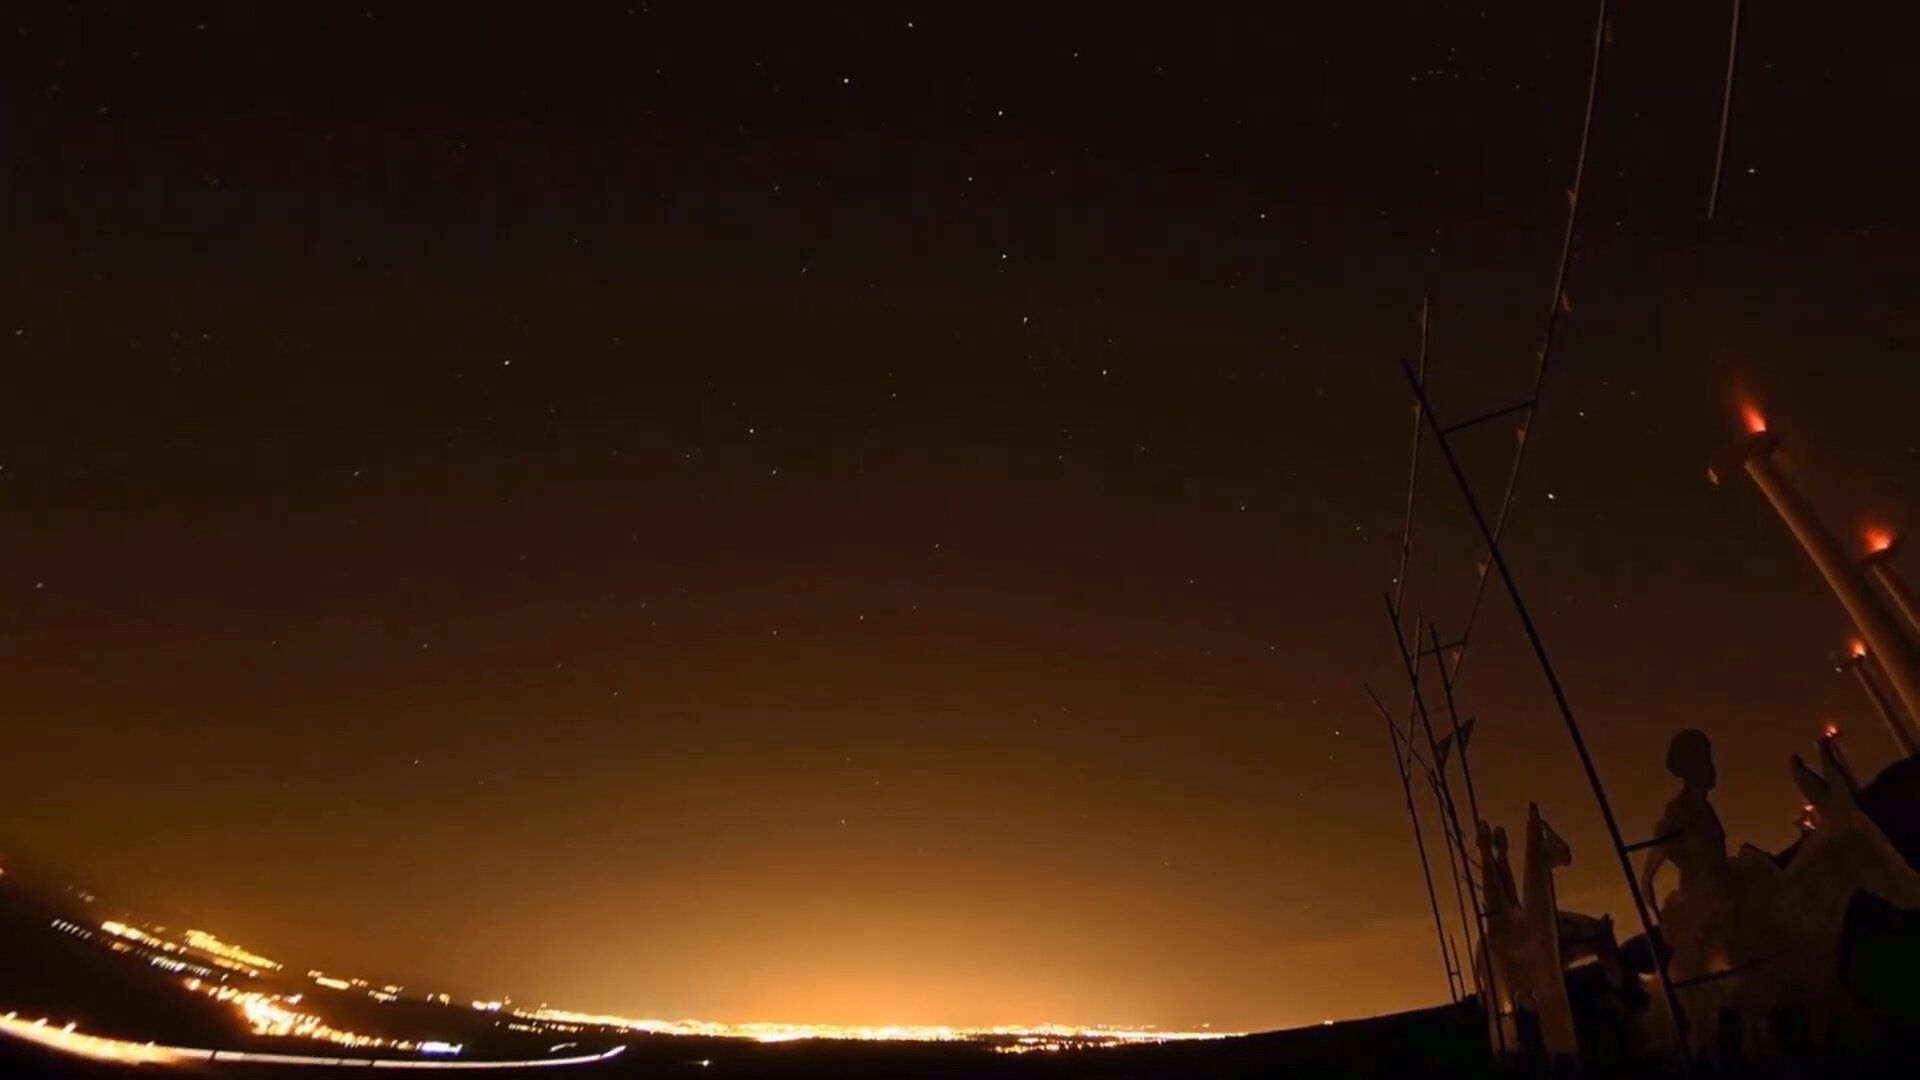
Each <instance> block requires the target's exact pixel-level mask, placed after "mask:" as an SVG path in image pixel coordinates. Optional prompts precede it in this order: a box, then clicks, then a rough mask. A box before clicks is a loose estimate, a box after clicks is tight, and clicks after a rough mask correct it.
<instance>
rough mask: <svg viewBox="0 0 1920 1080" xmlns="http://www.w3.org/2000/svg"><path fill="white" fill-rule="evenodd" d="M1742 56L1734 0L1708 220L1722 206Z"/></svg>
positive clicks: (1738, 21) (1738, 19) (1728, 35)
mask: <svg viewBox="0 0 1920 1080" xmlns="http://www.w3.org/2000/svg"><path fill="white" fill-rule="evenodd" d="M1739 58H1740V0H1733V18H1732V21H1731V23H1730V25H1729V26H1728V28H1727V80H1726V83H1725V84H1724V85H1723V86H1722V87H1721V90H1720V138H1719V139H1718V141H1716V142H1715V143H1714V147H1713V185H1712V186H1711V187H1709V188H1708V189H1707V220H1708V221H1712V220H1713V215H1714V212H1715V211H1717V210H1718V209H1719V208H1720V171H1721V168H1722V167H1723V166H1724V165H1725V164H1726V161H1727V124H1728V121H1730V120H1731V119H1732V118H1733V69H1734V64H1735V62H1736V61H1737V60H1739Z"/></svg>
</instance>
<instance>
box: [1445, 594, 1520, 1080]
mask: <svg viewBox="0 0 1920 1080" xmlns="http://www.w3.org/2000/svg"><path fill="white" fill-rule="evenodd" d="M1427 635H1428V637H1429V638H1431V639H1432V641H1433V645H1432V649H1433V654H1434V662H1435V665H1436V666H1437V667H1438V668H1439V669H1440V689H1441V691H1442V692H1443V693H1444V694H1445V695H1446V702H1447V720H1448V723H1449V724H1450V725H1451V727H1452V731H1451V733H1450V734H1449V736H1448V737H1449V738H1451V739H1452V740H1453V752H1454V755H1455V756H1457V757H1458V758H1459V759H1460V776H1461V778H1462V779H1464V780H1465V781H1466V784H1467V813H1468V814H1469V815H1470V816H1472V818H1473V834H1474V836H1475V838H1476V839H1477V838H1478V837H1479V835H1480V829H1481V822H1482V820H1483V819H1482V818H1481V817H1480V799H1479V797H1478V796H1477V795H1475V794H1474V791H1473V766H1472V765H1471V764H1470V763H1469V762H1468V760H1467V738H1468V732H1463V731H1462V730H1461V728H1460V706H1459V705H1458V704H1457V703H1456V702H1455V701H1454V699H1453V681H1452V680H1451V679H1449V678H1447V658H1446V656H1445V654H1443V653H1442V652H1441V651H1440V631H1439V630H1438V629H1437V628H1436V627H1435V626H1434V624H1432V623H1428V624H1427ZM1440 767H1441V769H1442V770H1445V768H1446V765H1445V764H1444V763H1442V764H1441V766H1440ZM1453 827H1454V831H1456V832H1458V831H1459V829H1460V821H1459V817H1458V816H1457V815H1456V816H1455V818H1454V826H1453ZM1460 842H1461V843H1462V844H1464V843H1466V838H1465V837H1464V836H1463V837H1461V839H1460ZM1505 887H1506V886H1505V885H1502V884H1498V883H1496V882H1495V881H1494V880H1493V868H1492V867H1490V866H1485V865H1483V866H1481V867H1480V895H1479V896H1476V897H1475V898H1474V904H1473V917H1474V918H1475V919H1477V920H1479V922H1480V962H1481V965H1482V969H1483V970H1484V971H1485V972H1486V978H1487V982H1486V985H1485V986H1483V987H1481V988H1480V989H1481V992H1482V993H1483V994H1485V996H1486V1001H1484V1002H1483V1003H1482V1004H1484V1005H1485V1006H1486V1007H1487V1008H1488V1009H1497V1008H1499V1001H1498V997H1499V995H1497V994H1495V993H1493V946H1492V944H1491V943H1490V942H1488V940H1487V908H1488V906H1490V905H1491V903H1492V901H1483V898H1484V897H1486V896H1487V895H1489V894H1490V893H1492V892H1493V890H1494V889H1496V888H1505ZM1467 889H1468V891H1469V893H1471V891H1472V889H1473V879H1472V878H1471V877H1469V878H1468V879H1467ZM1491 1026H1492V1028H1493V1033H1494V1039H1495V1040H1496V1042H1497V1049H1498V1052H1499V1053H1500V1054H1501V1055H1502V1056H1505V1054H1506V1052H1507V1035H1506V1031H1505V1029H1503V1028H1502V1027H1501V1025H1500V1024H1498V1023H1495V1024H1493V1025H1491Z"/></svg>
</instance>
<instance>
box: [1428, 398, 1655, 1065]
mask: <svg viewBox="0 0 1920 1080" xmlns="http://www.w3.org/2000/svg"><path fill="white" fill-rule="evenodd" d="M1400 370H1401V371H1402V372H1404V373H1405V374H1406V377H1407V384H1408V385H1409V386H1410V387H1412V389H1413V393H1414V396H1415V397H1417V398H1418V399H1419V400H1420V404H1421V412H1422V414H1423V415H1425V416H1426V418H1427V426H1428V429H1429V430H1430V431H1432V433H1433V436H1434V442H1435V443H1437V444H1438V445H1439V447H1440V455H1441V457H1443V458H1444V459H1445V460H1446V463H1447V471H1449V472H1451V473H1452V474H1453V481H1454V484H1455V485H1456V486H1457V487H1459V489H1460V497H1461V500H1462V501H1463V502H1465V503H1466V504H1467V510H1468V511H1469V512H1470V513H1471V514H1472V516H1473V523H1474V525H1475V526H1476V527H1477V528H1478V529H1479V530H1480V536H1481V538H1482V539H1483V540H1485V541H1486V544H1487V556H1488V558H1490V559H1491V560H1492V561H1493V566H1494V569H1496V570H1498V571H1499V572H1500V581H1501V584H1502V585H1504V586H1505V587H1506V591H1507V598H1508V599H1509V600H1511V601H1512V602H1513V610H1514V612H1515V614H1517V615H1519V616H1520V627H1521V629H1523V630H1525V631H1526V634H1527V642H1528V643H1529V644H1530V645H1532V646H1533V656H1534V659H1535V660H1536V661H1538V662H1539V665H1540V671H1541V674H1543V675H1545V676H1546V678H1547V686H1548V688H1549V689H1551V690H1552V691H1553V702H1554V704H1555V705H1556V706H1557V707H1558V708H1559V710H1560V719H1561V720H1563V721H1565V722H1566V728H1567V735H1568V737H1569V738H1571V739H1572V740H1573V749H1574V752H1575V753H1576V754H1578V755H1579V757H1580V768H1581V769H1582V770H1584V771H1585V773H1586V775H1587V785H1588V786H1589V787H1590V788H1592V789H1593V799H1594V802H1595V803H1597V804H1599V807H1600V817H1601V820H1602V821H1604V822H1605V823H1606V826H1607V837H1608V838H1609V839H1610V840H1612V841H1613V853H1614V855H1615V856H1616V857H1618V859H1619V860H1620V876H1621V877H1623V878H1625V879H1626V882H1627V892H1628V893H1629V894H1630V895H1631V896H1632V897H1633V913H1634V916H1635V917H1636V918H1637V919H1639V920H1640V929H1641V931H1642V932H1643V933H1645V934H1646V935H1647V945H1648V947H1649V950H1650V951H1651V952H1652V953H1653V955H1654V960H1655V964H1654V970H1655V971H1656V972H1658V974H1659V976H1660V992H1661V994H1662V995H1663V996H1664V997H1665V998H1666V1002H1667V1009H1668V1012H1669V1014H1670V1015H1671V1016H1672V1017H1673V1023H1674V1029H1675V1032H1676V1034H1678V1035H1679V1043H1680V1057H1681V1060H1682V1062H1683V1063H1685V1064H1686V1065H1687V1067H1688V1068H1689V1069H1691V1067H1692V1064H1693V1054H1692V1047H1691V1046H1690V1045H1689V1043H1688V1025H1687V1016H1686V1013H1685V1012H1683V1011H1682V1010H1681V1008H1680V999H1679V997H1678V996H1676V995H1675V994H1674V992H1673V980H1672V979H1671V978H1669V977H1668V975H1667V963H1666V958H1665V957H1664V956H1663V955H1662V954H1661V951H1660V949H1659V945H1658V942H1659V938H1658V937H1656V936H1655V934H1654V927H1653V918H1652V916H1651V915H1650V914H1649V913H1648V911H1647V898H1646V897H1645V896H1644V895H1642V894H1641V892H1640V882H1639V880H1638V879H1637V878H1635V877H1634V873H1633V860H1632V859H1631V858H1629V857H1628V855H1627V842H1626V839H1625V838H1624V837H1623V836H1621V835H1620V822H1619V821H1618V820H1617V819H1615V817H1614V816H1613V802H1612V800H1610V799H1608V798H1607V789H1606V788H1605V787H1604V786H1603V785H1602V784H1601V783H1600V772H1599V770H1598V769H1596V768H1595V767H1594V764H1593V755H1592V754H1590V753H1588V752H1587V740H1586V737H1585V736H1584V735H1582V734H1581V733H1580V723H1579V721H1577V720H1575V719H1574V716H1573V706H1572V705H1571V704H1570V703H1568V701H1567V693H1566V691H1565V690H1564V689H1563V688H1562V687H1561V686H1560V676H1559V675H1558V674H1557V673H1556V672H1555V671H1554V668H1553V661H1552V660H1550V659H1549V658H1548V657H1547V646H1546V642H1544V641H1543V640H1542V639H1541V637H1540V629H1539V627H1537V626H1535V625H1534V622H1533V615H1532V613H1531V612H1529V611H1528V610H1527V604H1526V601H1525V599H1524V598H1522V597H1521V595H1520V586H1519V585H1518V584H1517V583H1516V582H1515V581H1514V579H1513V570H1512V569H1511V568H1510V567H1508V566H1507V558H1506V556H1505V555H1504V554H1502V553H1501V550H1500V542H1499V540H1498V538H1496V537H1495V536H1494V534H1493V528H1492V526H1490V525H1488V523H1487V516H1486V514H1485V513H1484V512H1482V510H1481V509H1480V500H1479V499H1477V498H1475V497H1474V494H1473V486H1472V485H1471V484H1470V483H1468V481H1467V474H1466V471H1465V470H1464V469H1462V468H1461V466H1460V459H1459V458H1458V457H1457V456H1456V455H1455V454H1454V452H1453V446H1452V445H1451V444H1450V443H1449V442H1448V441H1447V437H1446V436H1445V435H1444V434H1441V431H1440V427H1441V425H1440V424H1439V422H1438V421H1437V420H1436V419H1435V417H1434V415H1433V405H1432V403H1431V402H1429V401H1428V400H1427V388H1426V387H1425V386H1423V385H1421V383H1420V381H1419V380H1418V379H1416V378H1415V377H1414V374H1413V369H1412V368H1411V367H1408V366H1407V363H1406V361H1404V360H1402V361H1401V362H1400Z"/></svg>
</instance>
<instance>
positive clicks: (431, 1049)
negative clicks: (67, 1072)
mask: <svg viewBox="0 0 1920 1080" xmlns="http://www.w3.org/2000/svg"><path fill="white" fill-rule="evenodd" d="M77 1027H78V1025H75V1024H71V1023H69V1024H64V1025H58V1024H55V1023H53V1022H52V1021H51V1020H48V1019H47V1018H46V1017H39V1018H37V1019H33V1020H28V1019H25V1018H23V1017H21V1016H20V1014H18V1013H14V1012H10V1013H7V1014H6V1015H5V1016H0V1035H3V1036H6V1037H8V1038H13V1039H17V1040H20V1041H21V1042H28V1043H33V1044H34V1045H36V1046H41V1047H44V1048H46V1049H48V1050H54V1051H58V1052H59V1053H62V1054H68V1055H71V1056H73V1057H79V1058H86V1059H88V1060H90V1061H106V1062H113V1063H115V1064H120V1065H206V1064H208V1063H211V1062H216V1061H218V1062H235V1063H246V1064H254V1063H257V1064H263V1065H273V1066H275V1067H276V1068H279V1067H283V1066H295V1067H317V1068H323V1069H340V1068H368V1067H372V1068H404V1069H463V1070H472V1069H482V1070H495V1069H551V1068H555V1067H559V1066H567V1065H587V1064H592V1063H594V1062H600V1061H606V1060H607V1059H608V1058H612V1057H617V1056H619V1055H620V1054H621V1053H622V1052H623V1051H625V1050H626V1047H624V1046H614V1047H610V1048H608V1049H606V1050H602V1051H600V1052H599V1053H597V1054H577V1055H574V1056H572V1057H555V1058H541V1059H530V1060H520V1061H402V1060H395V1059H393V1058H377V1059H376V1058H367V1057H321V1056H316V1055H311V1054H261V1053H254V1052H252V1051H247V1050H208V1049H204V1048H200V1047H191V1046H162V1045H159V1044H156V1043H151V1042H134V1041H132V1040H130V1039H115V1038H109V1037H107V1036H104V1035H86V1034H82V1033H81V1032H80V1031H78V1030H77ZM419 1049H420V1052H421V1053H423V1054H438V1055H452V1054H458V1053H459V1052H460V1050H461V1047H460V1044H458V1043H446V1042H424V1043H421V1044H420V1047H419Z"/></svg>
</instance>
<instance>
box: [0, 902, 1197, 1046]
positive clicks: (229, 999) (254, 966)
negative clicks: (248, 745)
mask: <svg viewBox="0 0 1920 1080" xmlns="http://www.w3.org/2000/svg"><path fill="white" fill-rule="evenodd" d="M53 925H54V928H55V929H57V930H60V931H62V932H65V933H68V934H72V935H74V936H76V937H81V938H86V939H101V940H102V942H103V944H105V945H107V946H108V947H110V948H112V949H114V950H115V951H117V952H124V953H130V954H136V955H139V956H141V957H143V958H145V959H146V960H147V961H148V962H149V963H151V964H153V965H155V966H158V967H162V968H164V969H166V970H168V971H173V972H176V973H182V974H186V975H188V976H190V977H188V978H184V979H182V980H181V985H183V986H184V987H185V988H186V989H188V990H189V991H192V992H195V993H200V994H205V995H207V996H209V997H211V998H213V999H214V1000H215V1001H218V1002H221V1003H223V1004H227V1005H230V1006H231V1007H232V1008H233V1009H234V1010H235V1011H236V1012H237V1013H238V1014H239V1015H240V1017H241V1019H242V1020H243V1021H244V1022H245V1023H246V1025H247V1028H248V1030H250V1031H251V1032H252V1033H253V1034H254V1035H258V1036H266V1037H271V1038H286V1039H300V1040H311V1041H316V1042H323V1043H329V1044H332V1045H335V1046H340V1047H346V1048H349V1049H351V1050H358V1051H387V1052H399V1053H417V1054H422V1055H432V1056H436V1057H450V1056H457V1055H459V1054H460V1053H461V1051H462V1049H463V1047H462V1046H461V1044H458V1043H450V1042H444V1041H436V1040H428V1041H414V1040H409V1039H401V1038H389V1037H385V1036H378V1035H367V1034H362V1033H359V1032H354V1031H347V1030H343V1029H340V1028H336V1027H334V1026H332V1025H330V1024H329V1023H327V1021H326V1019H325V1018H323V1017H322V1016H320V1015H318V1014H316V1013H313V1012H307V1011H304V1009H302V1008H299V1007H298V1006H301V1004H302V1000H303V998H304V996H305V995H303V994H300V993H275V992H270V991H267V990H260V989H242V988H241V986H242V985H243V984H229V983H228V982H227V981H226V980H227V979H228V976H227V975H224V974H220V973H218V972H215V971H214V970H212V969H211V968H208V967H205V966H203V965H201V964H197V963H194V962H193V959H204V960H206V961H208V962H209V963H212V964H216V965H218V966H220V967H222V968H226V969H228V970H231V971H236V972H240V973H242V974H244V975H246V976H248V977H250V978H252V977H258V976H261V975H263V974H266V973H269V972H275V971H279V970H281V967H282V965H280V964H279V963H278V962H277V961H274V960H270V959H268V958H266V957H264V956H261V955H259V954H257V953H254V952H251V951H249V950H246V949H243V948H241V947H240V946H238V945H234V944H231V943H229V942H225V941H222V940H220V939H219V938H217V937H215V936H214V935H212V934H209V933H207V932H205V931H201V930H188V931H186V934H185V942H184V943H181V942H174V941H169V940H167V939H166V938H164V937H162V936H161V933H162V932H164V931H165V929H166V928H165V927H149V928H145V929H143V928H141V927H136V926H132V925H129V924H127V923H124V922H119V921H115V920H107V921H104V922H102V923H100V924H99V927H98V931H95V930H94V929H92V928H90V927H88V926H84V925H81V924H79V923H73V922H68V921H66V920H62V919H56V920H54V923H53ZM190 957H191V958H192V959H189V958H190ZM306 974H307V978H308V979H309V980H311V981H312V982H313V983H314V985H316V986H321V987H325V988H327V989H329V990H336V991H343V992H355V991H358V992H363V993H365V994H367V996H369V997H371V998H373V999H374V1000H376V1001H380V1002H392V1001H397V1000H399V999H400V997H401V996H402V994H403V992H404V988H403V987H400V986H397V985H393V984H386V985H383V986H374V985H373V984H371V983H369V982H368V981H367V980H365V979H357V978H340V977H338V976H332V975H328V974H326V973H324V972H322V971H318V970H309V971H308V972H307V973H306ZM425 1000H428V1001H436V1002H438V1003H440V1004H442V1005H450V1004H452V1002H451V1001H450V1000H449V996H448V995H446V994H437V993H429V994H426V995H425ZM469 1005H470V1007H471V1008H472V1009H473V1010H475V1011H477V1012H483V1013H495V1014H500V1015H501V1016H502V1018H503V1019H502V1021H501V1022H500V1023H501V1026H504V1027H506V1028H507V1029H509V1030H513V1031H520V1032H526V1033H566V1034H578V1033H581V1032H584V1031H587V1030H589V1029H596V1030H599V1031H603V1032H607V1031H619V1032H633V1033H638V1034H647V1035H668V1036H687V1037H699V1038H717V1039H742V1040H751V1041H753V1042H760V1043H783V1042H797V1041H802V1040H844V1041H861V1042H976V1043H986V1044H990V1045H991V1047H992V1048H993V1049H994V1050H996V1051H999V1052H1001V1053H1011V1054H1024V1053H1032V1052H1037V1051H1040V1052H1044V1051H1061V1050H1071V1049H1094V1048H1101V1047H1115V1046H1127V1045H1138V1044H1143V1043H1165V1042H1176V1041H1187V1040H1198V1039H1222V1038H1228V1037H1230V1036H1231V1035H1232V1034H1235V1033H1231V1032H1218V1031H1211V1030H1202V1031H1159V1030H1156V1029H1153V1028H1114V1027H1097V1026H1096V1027H1081V1026H1072V1025H1064V1024H1039V1025H1025V1024H1006V1025H997V1026H992V1027H954V1026H949V1025H912V1024H890V1025H881V1026H859V1025H842V1024H797V1023H726V1022H721V1021H710V1020H649V1019H633V1018H631V1017H625V1016H617V1015H611V1014H603V1013H584V1012H572V1011H568V1010H564V1009H554V1008H548V1007H546V1006H542V1007H540V1008H537V1009H523V1008H519V1007H516V1006H515V1005H514V1004H513V1001H512V999H510V998H504V997H503V998H498V999H474V1000H472V1001H471V1002H470V1003H469ZM306 1008H312V1006H311V1005H308V1006H306ZM0 1034H7V1035H14V1036H17V1037H20V1038H25V1039H28V1040H31V1041H35V1042H40V1043H43V1044H45V1045H48V1046H52V1047H54V1048H56V1049H60V1050H62V1051H66V1052H71V1053H74V1054H78V1055H80V1056H84V1057H91V1058H96V1059H99V1060H112V1061H122V1062H155V1063H172V1064H178V1063H181V1062H182V1061H191V1060H211V1058H210V1057H207V1056H206V1055H212V1054H214V1053H215V1052H214V1051H201V1050H187V1049H182V1048H179V1047H163V1046H155V1045H153V1044H151V1043H146V1044H140V1043H131V1042H126V1041H122V1040H114V1039H107V1038H103V1037H99V1036H89V1035H81V1034H79V1033H78V1032H76V1031H75V1030H74V1028H73V1025H71V1024H69V1025H67V1026H65V1027H64V1028H63V1027H58V1026H53V1025H51V1024H50V1023H49V1021H46V1020H38V1021H25V1020H20V1019H18V1018H17V1017H16V1016H14V1015H13V1014H8V1016H7V1017H5V1018H0ZM572 1045H576V1044H573V1043H561V1044H559V1046H556V1047H554V1050H559V1049H561V1048H563V1047H567V1046H572ZM617 1049H618V1048H615V1050H616V1051H617ZM229 1053H233V1052H229V1051H219V1052H218V1054H219V1056H220V1057H221V1059H223V1060H224V1059H225V1058H226V1057H227V1056H228V1055H229ZM183 1054H184V1055H187V1057H185V1058H182V1057H181V1056H180V1055H183ZM253 1056H255V1057H261V1055H253ZM272 1056H273V1055H267V1057H272ZM280 1057H282V1058H285V1059H286V1060H285V1063H287V1064H318V1063H321V1062H323V1061H341V1062H347V1061H349V1060H350V1059H333V1058H320V1057H310V1056H306V1057H303V1056H301V1055H290V1056H289V1055H280ZM264 1059H265V1058H262V1060H264ZM295 1059H298V1060H295ZM595 1059H596V1060H597V1058H595ZM351 1060H358V1059H351ZM580 1060H589V1059H586V1058H582V1059H580ZM555 1063H557V1062H555ZM395 1064H398V1062H395ZM410 1064H414V1065H424V1064H427V1063H426V1062H420V1061H414V1062H411V1063H410ZM482 1064H483V1063H480V1062H473V1063H471V1065H472V1066H481V1065H482ZM487 1064H492V1063H487ZM528 1064H532V1063H531V1062H529V1063H528Z"/></svg>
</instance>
